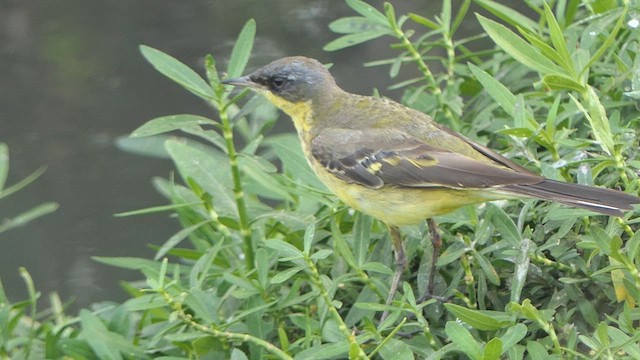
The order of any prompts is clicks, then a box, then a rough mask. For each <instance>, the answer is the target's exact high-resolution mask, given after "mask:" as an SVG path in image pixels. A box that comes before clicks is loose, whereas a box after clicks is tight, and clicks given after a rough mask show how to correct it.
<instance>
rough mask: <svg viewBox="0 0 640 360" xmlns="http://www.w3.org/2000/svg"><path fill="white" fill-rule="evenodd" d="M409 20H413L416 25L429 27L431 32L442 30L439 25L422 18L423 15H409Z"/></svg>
mask: <svg viewBox="0 0 640 360" xmlns="http://www.w3.org/2000/svg"><path fill="white" fill-rule="evenodd" d="M408 16H409V19H411V20H413V22H415V23H416V24H420V25H422V26H424V27H427V28H429V29H431V30H438V29H439V28H440V25H438V24H437V23H435V22H433V21H431V20H429V19H427V18H426V17H424V16H422V15H418V14H415V13H409V14H408Z"/></svg>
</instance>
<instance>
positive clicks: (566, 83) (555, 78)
mask: <svg viewBox="0 0 640 360" xmlns="http://www.w3.org/2000/svg"><path fill="white" fill-rule="evenodd" d="M542 82H543V83H544V84H545V85H546V86H547V87H548V88H549V89H551V90H569V91H577V92H580V93H583V92H584V91H585V88H584V86H582V84H580V83H578V82H576V81H574V80H572V79H570V78H568V77H566V76H564V75H560V74H554V75H545V76H544V77H543V78H542Z"/></svg>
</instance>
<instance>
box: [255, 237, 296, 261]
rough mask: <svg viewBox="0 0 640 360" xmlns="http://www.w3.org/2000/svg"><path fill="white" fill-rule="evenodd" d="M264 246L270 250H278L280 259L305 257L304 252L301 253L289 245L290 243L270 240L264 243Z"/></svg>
mask: <svg viewBox="0 0 640 360" xmlns="http://www.w3.org/2000/svg"><path fill="white" fill-rule="evenodd" d="M264 245H265V246H266V247H268V248H269V249H273V250H276V251H277V252H278V255H279V257H298V258H302V257H304V255H303V253H302V251H300V250H299V249H298V248H297V247H295V246H293V245H291V244H289V243H288V242H285V241H282V240H280V239H269V240H266V241H265V242H264Z"/></svg>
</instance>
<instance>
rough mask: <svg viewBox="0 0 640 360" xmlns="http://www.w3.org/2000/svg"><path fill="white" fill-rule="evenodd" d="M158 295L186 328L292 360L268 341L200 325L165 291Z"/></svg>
mask: <svg viewBox="0 0 640 360" xmlns="http://www.w3.org/2000/svg"><path fill="white" fill-rule="evenodd" d="M160 294H161V295H162V297H163V298H164V300H165V301H166V302H167V304H169V306H171V308H172V309H173V310H175V311H176V313H177V315H178V318H179V319H180V320H182V322H184V323H185V324H187V325H188V326H190V327H192V328H194V329H196V330H198V331H201V332H203V333H206V334H209V335H211V336H213V337H216V338H218V339H221V340H223V341H226V342H229V343H231V342H242V343H252V344H254V345H257V346H260V347H262V348H264V349H265V350H267V351H268V352H270V353H272V354H273V355H275V356H277V357H278V358H280V359H286V360H293V358H292V357H291V356H289V354H287V353H285V352H284V351H282V350H280V349H279V348H278V347H277V346H275V345H273V344H272V343H270V342H268V341H265V340H262V339H260V338H257V337H255V336H251V335H249V334H241V333H232V332H228V331H220V330H217V329H214V328H213V327H209V326H205V325H203V324H200V323H199V322H197V321H195V320H194V319H193V316H192V315H191V314H187V313H186V312H185V311H184V309H183V308H182V304H181V303H180V302H178V301H175V300H174V299H173V298H172V297H171V295H170V294H169V293H168V292H167V291H166V290H161V291H160Z"/></svg>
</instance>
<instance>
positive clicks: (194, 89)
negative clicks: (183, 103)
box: [140, 45, 215, 100]
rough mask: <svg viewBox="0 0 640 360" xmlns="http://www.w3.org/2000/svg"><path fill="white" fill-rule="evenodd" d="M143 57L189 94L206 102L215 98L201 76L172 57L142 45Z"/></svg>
mask: <svg viewBox="0 0 640 360" xmlns="http://www.w3.org/2000/svg"><path fill="white" fill-rule="evenodd" d="M140 52H142V56H144V57H145V59H147V61H149V63H151V65H152V66H153V67H154V68H155V69H156V70H158V71H159V72H160V73H161V74H162V75H164V76H166V77H168V78H169V79H171V80H173V81H175V82H176V83H178V84H180V85H181V86H182V87H184V88H185V89H187V90H188V91H189V92H191V93H193V94H194V95H197V96H199V97H201V98H203V99H205V100H212V99H214V98H215V93H214V92H213V89H212V88H211V86H209V84H207V83H206V82H205V81H204V79H202V77H200V75H198V74H197V73H196V72H195V71H193V70H192V69H191V68H190V67H188V66H187V65H185V64H183V63H182V62H180V61H179V60H177V59H176V58H174V57H172V56H171V55H168V54H165V53H163V52H162V51H160V50H157V49H154V48H152V47H149V46H145V45H140Z"/></svg>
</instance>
